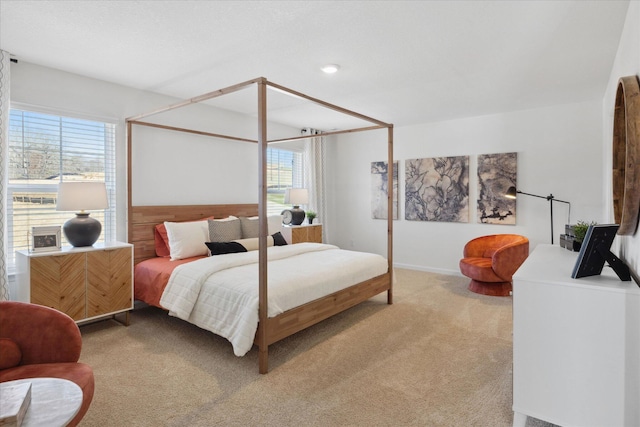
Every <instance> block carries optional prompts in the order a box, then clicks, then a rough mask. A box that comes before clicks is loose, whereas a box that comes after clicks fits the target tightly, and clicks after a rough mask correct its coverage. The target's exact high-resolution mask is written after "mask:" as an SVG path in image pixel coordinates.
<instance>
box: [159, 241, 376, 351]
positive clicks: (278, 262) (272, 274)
mask: <svg viewBox="0 0 640 427" xmlns="http://www.w3.org/2000/svg"><path fill="white" fill-rule="evenodd" d="M267 258H268V260H269V264H268V267H267V277H268V282H267V283H268V297H269V300H268V302H269V303H268V316H269V317H275V316H277V315H278V314H281V313H283V312H284V311H287V310H289V309H291V308H294V307H297V306H300V305H302V304H305V303H307V302H310V301H313V300H315V299H318V298H320V297H322V296H325V295H328V294H331V293H333V292H336V291H339V290H341V289H344V288H347V287H349V286H351V285H355V284H356V283H360V282H362V281H364V280H367V279H370V278H373V277H376V276H379V275H381V274H384V273H386V272H387V260H386V259H385V258H383V257H381V256H380V255H376V254H370V253H364V252H354V251H347V250H343V249H339V248H338V247H337V246H333V245H327V244H320V243H298V244H295V245H287V246H273V247H269V248H268V251H267ZM160 304H161V305H162V306H163V307H164V308H166V309H168V310H169V314H170V315H172V316H176V317H179V318H180V319H183V320H186V321H188V322H190V323H193V324H194V325H197V326H199V327H201V328H203V329H207V330H209V331H211V332H213V333H215V334H218V335H220V336H222V337H225V338H226V339H228V340H229V341H230V342H231V344H232V345H233V352H234V353H235V355H236V356H244V355H245V354H246V353H247V352H248V351H249V350H250V349H251V347H252V345H253V340H254V337H255V334H256V331H257V329H258V251H251V252H242V253H235V254H227V255H216V256H212V257H208V258H204V259H201V260H197V261H194V262H190V263H187V264H183V265H180V266H178V267H177V268H176V269H175V270H174V271H173V273H172V274H171V277H170V278H169V282H168V284H167V286H166V288H165V290H164V293H163V294H162V297H161V299H160Z"/></svg>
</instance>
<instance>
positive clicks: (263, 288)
mask: <svg viewBox="0 0 640 427" xmlns="http://www.w3.org/2000/svg"><path fill="white" fill-rule="evenodd" d="M251 85H256V86H257V103H258V118H257V130H258V138H257V140H255V141H254V140H251V139H246V138H239V137H236V136H230V135H222V134H216V133H210V132H203V131H199V130H194V129H185V128H180V127H174V126H166V125H160V124H155V123H149V122H145V121H142V120H143V119H146V118H147V117H150V116H153V115H156V114H159V113H164V112H168V111H171V110H175V109H178V108H181V107H185V106H188V105H192V104H196V103H199V102H203V101H206V100H208V99H213V98H216V97H219V96H222V95H225V94H229V93H233V92H236V91H238V90H241V89H244V88H246V87H248V86H251ZM268 87H271V88H272V89H275V90H277V91H279V92H282V93H285V94H288V95H291V96H293V97H297V98H302V99H305V100H307V101H309V102H311V103H314V104H317V105H320V106H322V107H325V108H328V109H331V110H333V111H336V112H339V113H342V114H345V115H348V116H351V117H355V118H357V119H360V120H363V121H366V122H369V123H372V125H371V126H366V127H358V128H353V129H344V130H337V131H331V132H326V133H323V135H324V136H326V135H339V134H346V133H352V132H361V131H369V130H376V129H384V128H386V129H387V140H388V144H387V154H388V159H387V161H388V163H387V164H388V171H387V179H388V188H393V182H392V179H393V168H394V164H393V125H392V124H389V123H385V122H382V121H380V120H377V119H373V118H371V117H367V116H365V115H363V114H359V113H356V112H354V111H350V110H347V109H345V108H342V107H339V106H337V105H334V104H330V103H328V102H325V101H322V100H319V99H317V98H313V97H311V96H308V95H305V94H303V93H300V92H297V91H294V90H291V89H288V88H286V87H284V86H280V85H277V84H275V83H273V82H269V81H268V80H267V79H266V78H264V77H259V78H256V79H253V80H249V81H246V82H243V83H239V84H236V85H233V86H229V87H226V88H224V89H219V90H216V91H213V92H209V93H206V94H203V95H200V96H197V97H194V98H190V99H187V100H184V101H181V102H178V103H175V104H172V105H168V106H165V107H162V108H158V109H156V110H153V111H150V112H148V113H142V114H139V115H136V116H133V117H129V118H128V119H127V120H126V123H127V175H128V176H127V178H128V179H127V189H128V238H129V242H130V243H132V244H133V245H134V257H135V263H138V262H140V261H142V260H144V259H148V258H152V257H155V250H154V240H153V239H154V235H153V229H154V227H155V225H156V224H158V223H161V222H163V221H188V220H192V219H200V218H203V217H207V216H215V217H218V218H221V217H226V216H229V215H236V216H254V215H258V216H259V233H260V234H259V235H260V238H259V255H258V258H259V267H258V287H259V323H258V332H257V334H256V338H255V344H256V345H257V346H258V366H259V372H260V373H261V374H265V373H267V372H268V369H269V368H268V348H269V345H270V344H273V343H274V342H276V341H278V340H281V339H283V338H285V337H287V336H290V335H291V334H293V333H295V332H298V331H300V330H302V329H305V328H307V327H309V326H311V325H313V324H315V323H318V322H319V321H321V320H324V319H326V318H328V317H331V316H333V315H334V314H337V313H339V312H341V311H344V310H346V309H348V308H350V307H353V306H354V305H356V304H359V303H360V302H363V301H366V300H367V299H369V298H371V297H373V296H375V295H377V294H379V293H382V292H385V291H386V292H387V302H388V304H391V303H392V302H393V288H392V271H393V199H392V197H393V192H392V191H388V194H387V205H388V212H387V261H388V269H387V273H385V274H383V275H381V276H378V277H375V278H373V279H370V280H367V281H365V282H362V283H359V284H356V285H353V286H351V287H349V288H346V289H344V290H342V291H339V292H336V293H334V294H331V295H328V296H326V297H323V298H320V299H318V300H316V301H312V302H310V303H307V304H305V305H303V306H300V307H296V308H294V309H291V310H288V311H286V312H284V313H282V314H280V315H279V316H277V317H274V318H269V317H268V315H267V313H268V310H267V307H268V287H267V238H266V236H267V232H268V225H267V167H266V159H267V146H268V144H269V143H273V142H284V141H293V140H298V139H307V138H309V136H293V137H291V138H286V139H278V140H272V141H269V140H268V139H267V88H268ZM133 126H151V127H155V128H160V129H165V130H169V131H177V132H186V133H194V134H198V135H204V136H211V137H216V138H223V139H229V140H236V141H241V142H252V143H257V144H258V164H259V168H260V171H259V174H258V181H259V182H258V187H259V197H258V204H257V206H256V205H255V204H246V205H195V206H193V205H192V206H134V205H133V202H132V201H133V198H132V160H131V158H132V144H133V135H132V128H133Z"/></svg>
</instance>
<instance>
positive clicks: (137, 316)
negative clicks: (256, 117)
mask: <svg viewBox="0 0 640 427" xmlns="http://www.w3.org/2000/svg"><path fill="white" fill-rule="evenodd" d="M466 285H467V279H466V278H463V277H456V276H444V275H437V274H432V273H425V272H418V271H410V270H396V285H395V288H394V304H393V305H387V304H386V294H383V295H379V296H377V297H375V298H373V299H371V300H369V301H367V302H365V303H363V304H361V305H359V306H357V307H354V308H352V309H351V310H348V311H347V312H345V313H342V314H340V315H337V316H335V317H333V318H331V319H328V320H326V321H324V322H322V323H320V324H318V325H316V326H314V327H312V328H310V329H307V330H305V331H302V332H300V333H298V334H296V335H294V336H292V337H289V338H287V339H285V340H283V341H281V342H279V343H276V344H275V345H273V346H271V347H270V357H269V362H270V372H269V373H268V374H267V375H260V374H258V363H257V350H256V349H255V348H254V349H253V350H252V351H251V352H249V353H248V354H247V355H246V356H244V357H241V358H238V357H236V356H234V354H233V351H232V348H231V344H229V343H228V342H227V341H226V340H225V339H223V338H220V337H218V336H215V335H213V334H212V333H209V332H207V331H204V330H201V329H199V328H197V327H195V326H192V325H189V324H187V323H186V322H183V321H181V320H178V319H175V318H172V317H170V316H168V315H167V314H166V313H165V312H163V311H161V310H158V309H155V308H142V309H138V310H135V311H134V312H133V313H132V314H131V325H130V326H129V327H124V326H121V325H119V324H118V323H116V322H114V321H112V320H107V321H102V322H97V323H93V324H89V325H85V326H82V327H81V330H82V335H83V340H84V347H83V351H82V357H81V361H83V362H85V363H88V364H90V365H91V366H92V367H93V369H94V373H95V380H96V391H95V395H94V398H93V403H92V404H91V407H90V408H89V411H88V413H87V414H86V416H85V418H84V420H83V422H82V424H81V425H82V426H508V425H511V423H512V419H513V414H512V411H511V390H512V385H511V380H512V376H511V366H512V345H511V343H512V335H511V331H512V327H511V298H510V297H488V296H483V295H477V294H474V293H471V292H469V291H468V290H467V289H466ZM528 424H529V425H536V426H538V425H540V426H543V425H546V424H544V423H540V422H538V421H536V420H531V422H530V423H528Z"/></svg>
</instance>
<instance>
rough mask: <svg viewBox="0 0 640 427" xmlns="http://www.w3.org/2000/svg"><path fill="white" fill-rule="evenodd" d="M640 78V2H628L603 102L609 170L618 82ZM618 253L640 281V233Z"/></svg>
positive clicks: (607, 189) (609, 208)
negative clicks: (622, 79)
mask: <svg viewBox="0 0 640 427" xmlns="http://www.w3.org/2000/svg"><path fill="white" fill-rule="evenodd" d="M633 75H635V76H640V2H637V1H632V2H629V10H628V12H627V19H626V21H625V25H624V29H623V31H622V36H621V37H620V44H619V46H618V53H617V55H616V59H615V61H614V65H613V68H612V70H611V76H610V77H609V84H608V85H607V91H606V93H605V96H604V98H603V101H602V105H603V111H602V117H603V119H602V120H603V123H604V125H603V144H602V145H603V156H602V157H603V162H604V167H605V168H606V169H607V170H610V169H611V164H612V145H613V139H612V134H613V108H614V104H615V99H616V90H617V88H618V80H619V79H620V78H621V77H626V76H633ZM611 181H612V179H611V174H610V173H609V174H607V175H605V179H604V180H603V183H604V199H603V200H604V202H603V204H604V208H605V212H606V216H607V218H608V219H609V221H610V222H613V221H614V215H613V194H612V182H611ZM617 243H618V245H619V249H618V250H619V253H618V254H617V255H618V256H619V257H620V258H621V259H623V260H624V261H625V262H626V263H627V264H628V265H629V267H630V268H631V270H632V272H634V274H635V276H636V281H638V276H640V229H639V230H636V233H635V235H633V236H620V237H618V242H617Z"/></svg>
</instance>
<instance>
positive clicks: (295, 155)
mask: <svg viewBox="0 0 640 427" xmlns="http://www.w3.org/2000/svg"><path fill="white" fill-rule="evenodd" d="M303 177H304V171H303V161H302V153H301V152H298V151H291V150H283V149H278V148H267V215H274V214H280V212H282V210H283V209H287V208H290V207H291V206H289V205H285V204H284V191H285V189H287V188H301V187H302V182H303Z"/></svg>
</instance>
